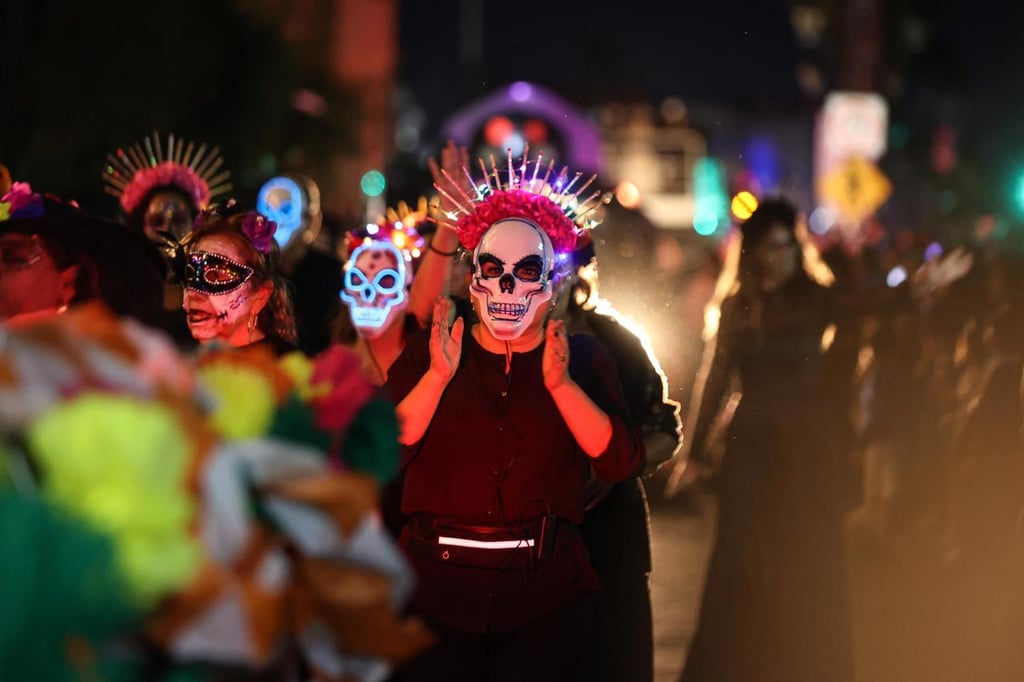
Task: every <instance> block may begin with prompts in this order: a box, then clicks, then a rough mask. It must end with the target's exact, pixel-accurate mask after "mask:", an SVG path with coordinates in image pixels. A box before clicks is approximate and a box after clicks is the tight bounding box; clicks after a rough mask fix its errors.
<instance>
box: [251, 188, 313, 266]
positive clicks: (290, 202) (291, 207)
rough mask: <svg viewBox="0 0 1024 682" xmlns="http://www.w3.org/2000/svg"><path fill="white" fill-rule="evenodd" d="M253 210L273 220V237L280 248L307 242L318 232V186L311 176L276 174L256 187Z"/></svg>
mask: <svg viewBox="0 0 1024 682" xmlns="http://www.w3.org/2000/svg"><path fill="white" fill-rule="evenodd" d="M256 210H257V211H259V212H260V213H262V214H263V215H265V216H266V217H267V218H269V219H270V220H273V221H274V222H275V223H277V232H275V233H274V240H275V241H276V242H277V245H278V246H279V247H281V248H282V249H284V248H286V247H287V246H289V245H290V244H291V243H292V242H297V241H302V242H305V243H307V244H308V243H311V242H312V241H313V240H314V239H315V238H316V236H317V233H319V231H320V222H321V219H322V216H321V213H320V188H319V187H318V186H317V184H316V183H315V182H313V181H312V180H311V179H309V178H306V177H304V176H300V175H296V176H289V175H278V176H276V177H273V178H270V179H269V180H267V181H266V182H265V183H263V186H262V187H260V191H259V193H258V194H257V195H256Z"/></svg>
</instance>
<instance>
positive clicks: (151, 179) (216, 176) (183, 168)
mask: <svg viewBox="0 0 1024 682" xmlns="http://www.w3.org/2000/svg"><path fill="white" fill-rule="evenodd" d="M222 165H224V158H223V157H222V156H221V155H220V148H219V147H214V148H213V149H210V150H207V147H206V145H205V144H200V145H199V148H198V149H196V144H195V143H194V142H186V141H185V140H183V139H182V138H180V137H177V138H176V137H175V135H174V133H171V134H169V135H168V136H167V145H166V147H164V146H162V145H161V141H160V135H159V134H158V133H156V132H154V133H153V134H152V135H151V136H149V137H146V138H144V139H143V140H142V142H136V143H135V144H133V145H132V146H130V147H128V148H127V150H125V149H120V148H119V149H118V150H117V151H116V152H114V153H111V154H107V165H106V167H105V168H104V169H103V182H104V185H105V188H104V189H105V190H106V192H107V193H108V194H111V195H113V196H115V197H117V198H118V200H119V201H120V202H121V208H123V209H124V211H125V213H129V214H130V213H132V212H134V211H135V209H136V208H138V207H139V205H140V204H141V203H142V201H143V200H144V199H145V198H146V195H147V194H149V193H150V192H151V191H152V190H154V189H156V188H157V187H168V186H171V187H175V188H177V189H179V190H181V191H182V192H184V193H185V194H186V195H187V196H188V197H189V198H190V199H191V200H192V202H193V203H194V204H195V206H196V209H197V210H202V209H205V208H206V207H207V206H208V205H209V204H210V200H211V199H212V198H214V197H216V196H218V195H220V194H223V193H225V192H228V191H230V190H231V183H230V178H231V172H230V171H228V170H223V171H221V170H220V169H221V166H222ZM218 171H220V172H218Z"/></svg>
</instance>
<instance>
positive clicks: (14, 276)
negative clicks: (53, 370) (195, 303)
mask: <svg viewBox="0 0 1024 682" xmlns="http://www.w3.org/2000/svg"><path fill="white" fill-rule="evenodd" d="M163 278H164V269H163V262H162V259H161V256H160V253H159V251H158V250H157V249H156V247H155V246H153V245H152V244H150V243H149V242H148V241H147V240H146V239H144V238H143V237H141V236H140V235H137V234H134V233H132V232H130V231H129V230H126V229H125V228H123V227H121V226H119V225H116V224H114V223H110V222H107V221H105V220H101V219H98V218H94V217H91V216H89V215H87V214H85V213H83V212H82V211H81V210H79V209H78V207H77V206H76V205H74V204H71V203H65V202H63V201H61V200H59V199H56V198H55V197H51V196H48V195H47V196H42V195H40V194H38V193H36V192H34V191H33V190H32V188H31V187H30V186H29V185H28V184H26V183H14V185H13V186H12V187H11V189H10V190H8V192H7V193H6V194H4V196H3V197H2V198H0V320H2V321H3V323H5V324H26V323H30V322H32V321H34V320H40V319H45V318H47V317H50V316H52V315H57V314H60V313H62V312H64V311H65V310H67V309H68V308H69V307H71V306H75V305H78V304H81V303H86V302H89V301H94V300H102V301H103V302H104V303H105V304H106V305H107V306H109V307H110V308H111V309H112V310H113V311H114V312H115V313H117V314H119V315H124V316H128V317H132V318H134V319H136V320H137V321H139V322H142V323H143V324H153V323H154V320H156V319H157V318H158V317H159V313H160V307H161V291H162V281H163Z"/></svg>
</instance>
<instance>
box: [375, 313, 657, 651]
mask: <svg viewBox="0 0 1024 682" xmlns="http://www.w3.org/2000/svg"><path fill="white" fill-rule="evenodd" d="M428 341H429V336H428V334H427V333H423V334H420V335H418V336H417V337H415V338H414V339H411V340H410V343H409V344H408V345H407V346H406V349H405V351H404V352H403V353H402V355H401V356H400V357H399V358H398V360H397V361H396V362H395V364H394V365H393V366H392V367H391V369H390V371H389V376H388V386H389V388H390V390H391V392H392V397H393V398H394V399H395V401H396V403H397V402H400V401H401V400H402V398H404V397H405V395H407V394H408V392H409V391H410V390H412V388H413V387H414V386H415V385H416V383H417V382H418V381H419V380H420V378H421V377H422V376H423V374H424V373H425V372H426V371H427V369H428V368H429V366H430V355H429V348H428ZM569 347H570V362H569V373H570V376H572V378H573V380H574V381H575V382H576V383H577V384H579V386H580V387H581V388H582V389H583V390H584V391H585V392H586V393H587V395H588V396H590V398H591V400H593V401H594V402H595V403H596V404H597V405H598V406H599V407H600V408H601V409H602V410H604V412H605V413H606V414H608V416H609V418H610V419H611V422H612V438H611V441H610V442H609V444H608V448H607V449H606V451H605V452H604V453H602V454H601V456H600V457H597V458H591V457H588V456H587V454H586V453H584V452H583V451H582V450H581V449H580V447H579V445H577V443H576V440H575V438H573V435H572V433H571V432H570V431H569V427H568V426H567V425H566V424H565V421H564V419H563V418H562V415H561V413H560V412H559V411H558V408H557V406H556V405H555V403H554V400H553V399H552V398H551V394H550V393H549V392H548V390H547V389H546V388H545V386H544V379H543V374H542V370H541V363H542V359H543V353H544V347H543V345H541V346H540V347H538V348H536V349H534V350H532V351H529V352H526V353H514V354H513V355H512V369H511V372H510V373H509V374H506V372H505V365H506V358H505V356H504V355H501V354H495V353H490V352H488V351H486V350H484V349H483V348H482V347H481V346H480V345H479V344H478V343H477V342H476V339H475V338H474V337H473V335H472V334H471V333H470V332H469V329H467V330H466V332H465V334H464V335H463V348H462V359H461V361H460V363H459V369H458V370H457V371H456V373H455V376H454V377H453V378H452V380H451V382H450V383H449V385H448V388H447V389H446V390H445V393H444V395H443V396H442V399H441V402H440V404H439V405H438V408H437V411H436V412H435V414H434V418H433V420H432V421H431V424H430V426H429V428H428V429H427V432H426V433H425V435H424V436H423V438H422V439H421V440H420V442H419V443H416V444H415V445H413V446H410V447H407V448H404V452H403V467H404V470H405V481H404V489H403V495H402V511H403V513H404V514H406V515H409V516H414V515H417V514H430V515H434V516H439V517H444V518H448V519H456V520H460V521H463V522H465V523H477V524H493V525H502V524H510V525H515V524H517V523H521V522H525V521H529V520H532V519H536V518H538V517H540V516H542V515H544V514H546V513H551V514H554V515H557V516H558V517H559V518H560V519H562V520H563V521H564V522H565V527H564V528H565V535H560V537H562V539H563V543H564V546H562V547H560V549H559V551H557V552H555V553H554V555H552V557H551V558H550V559H548V560H547V561H543V562H539V563H538V565H537V566H535V567H533V568H530V569H529V570H523V569H508V570H494V569H477V568H467V567H457V566H451V565H445V564H439V563H433V562H430V561H427V560H424V559H423V558H422V557H412V561H413V563H414V565H415V566H416V569H417V572H418V574H419V580H420V584H419V589H418V591H417V596H416V598H415V600H414V602H415V604H416V605H417V606H418V607H420V608H421V609H422V610H424V611H425V612H426V613H427V614H428V615H430V616H433V617H435V618H438V619H439V620H442V621H444V622H447V623H448V624H450V625H453V626H455V627H459V628H462V629H465V630H467V631H476V632H482V631H486V630H505V629H511V628H514V627H517V626H518V625H521V624H523V623H526V622H528V621H529V620H531V619H533V618H535V617H537V616H540V615H543V614H544V613H545V612H546V611H548V610H550V609H553V608H555V607H556V606H558V605H560V604H561V603H563V602H564V601H565V600H566V599H568V598H569V597H571V596H573V595H575V594H578V593H579V592H580V591H581V590H587V589H596V588H597V579H596V577H595V576H594V574H593V571H592V570H591V568H590V564H589V561H588V559H587V556H586V551H585V550H584V549H583V545H582V543H581V542H580V540H579V537H578V534H576V533H575V529H574V524H578V523H580V521H581V520H582V519H583V494H584V487H585V483H586V479H587V475H588V468H589V467H590V466H593V468H594V470H595V472H596V473H597V475H598V476H600V477H601V478H604V479H605V480H608V481H611V482H614V481H618V480H622V479H625V478H629V477H630V476H633V475H635V474H636V473H637V472H639V471H640V470H641V469H642V468H643V465H644V450H643V444H642V440H641V437H640V434H639V431H638V430H637V429H636V428H635V427H634V426H633V425H632V423H631V422H630V420H629V410H628V409H627V407H626V405H625V402H624V400H623V397H622V389H621V387H620V385H619V380H618V375H617V374H616V369H615V366H614V364H613V361H612V359H611V356H610V355H609V354H608V351H607V350H606V349H605V347H604V346H603V345H602V344H601V343H600V342H599V341H597V340H596V339H595V338H593V337H591V336H587V335H579V334H578V335H574V336H572V337H570V339H569ZM403 539H405V540H407V538H405V535H404V534H403Z"/></svg>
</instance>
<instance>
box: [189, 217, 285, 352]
mask: <svg viewBox="0 0 1024 682" xmlns="http://www.w3.org/2000/svg"><path fill="white" fill-rule="evenodd" d="M275 229H276V225H275V224H274V222H273V221H271V220H268V219H267V218H265V217H263V216H262V215H260V214H259V213H256V212H255V211H250V212H247V213H238V214H235V215H232V216H230V217H226V216H223V215H220V214H219V213H217V212H216V211H214V212H210V213H207V214H204V215H202V216H200V218H199V220H198V221H197V225H196V227H195V228H194V229H193V230H192V232H190V233H189V234H188V236H187V237H186V238H185V240H184V244H183V245H184V272H183V273H181V276H182V282H183V286H184V289H185V296H184V302H183V308H184V310H185V315H186V319H187V321H188V327H189V330H190V331H191V332H192V336H193V337H194V338H195V339H196V341H198V342H199V343H200V344H213V343H216V344H221V345H226V346H231V347H234V348H239V347H251V346H263V347H267V348H269V349H270V350H272V351H273V352H274V353H275V354H277V355H281V354H283V353H286V352H288V351H291V350H295V348H296V346H295V342H296V336H295V320H294V318H293V316H292V312H291V300H290V298H289V295H288V290H287V286H286V284H285V283H284V281H283V279H282V278H281V276H280V274H279V273H278V272H277V266H276V257H277V253H278V247H277V244H276V242H275V241H274V230H275Z"/></svg>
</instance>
